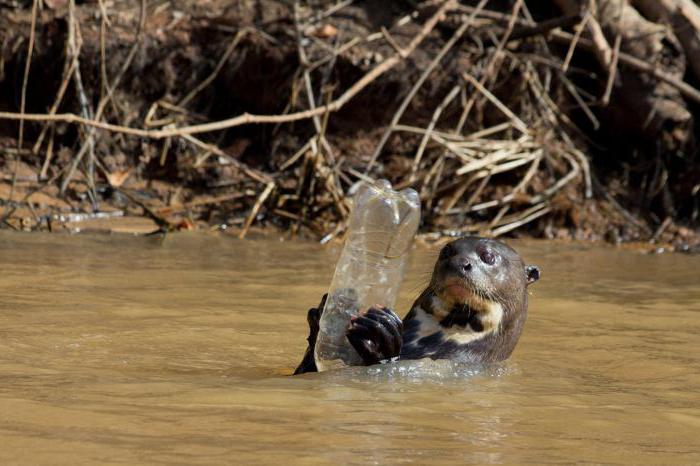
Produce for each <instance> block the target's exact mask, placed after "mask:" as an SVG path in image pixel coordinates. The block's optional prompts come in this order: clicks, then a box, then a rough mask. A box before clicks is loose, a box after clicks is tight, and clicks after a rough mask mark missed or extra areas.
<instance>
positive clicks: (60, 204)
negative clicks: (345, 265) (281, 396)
mask: <svg viewBox="0 0 700 466" xmlns="http://www.w3.org/2000/svg"><path fill="white" fill-rule="evenodd" d="M478 3H479V2H469V1H464V2H461V3H460V2H418V3H411V2H392V3H386V2H379V1H356V2H353V1H343V2H338V3H335V2H325V1H319V2H314V3H312V4H310V5H311V6H309V4H299V5H298V6H297V7H296V8H295V7H294V5H293V4H291V3H289V2H283V1H279V0H264V1H258V2H237V3H236V4H235V5H234V6H231V5H230V2H223V1H217V0H212V1H208V2H206V3H202V2H194V1H185V0H183V1H164V2H159V3H157V4H146V2H142V3H141V5H138V4H134V2H126V1H121V0H115V1H103V2H85V3H81V4H79V5H74V6H73V5H72V2H70V1H67V0H51V1H48V0H44V1H41V2H36V3H35V5H36V6H37V8H36V9H33V8H32V6H33V5H32V2H21V1H20V2H2V3H0V10H1V11H2V13H3V14H2V15H0V31H2V32H0V43H2V44H3V46H2V53H1V56H0V65H1V66H0V153H2V154H3V157H2V162H1V163H0V216H1V217H0V220H1V221H2V227H4V228H11V229H17V230H28V231H36V230H50V231H62V230H68V231H76V230H80V231H86V230H88V231H110V232H131V233H137V234H145V233H150V232H153V231H177V230H194V229H198V230H225V231H227V232H235V234H236V235H237V236H240V237H245V236H246V235H247V234H248V232H249V231H251V228H254V229H256V230H258V229H260V230H263V231H276V232H279V235H282V236H286V237H295V236H301V237H309V238H314V239H317V240H324V241H327V240H331V239H333V238H336V237H339V236H341V235H342V232H343V229H344V220H345V218H346V216H347V212H348V210H349V203H348V193H349V192H351V190H352V187H353V186H354V185H355V184H356V183H357V182H359V181H362V180H364V179H368V178H373V179H376V178H387V179H389V180H391V181H392V183H394V184H395V185H397V186H401V187H406V186H412V187H414V188H416V189H417V190H419V192H420V193H421V198H422V201H423V206H424V219H423V224H422V226H421V232H422V233H423V234H424V235H427V236H426V237H427V238H435V237H442V236H452V235H459V234H467V233H478V234H484V235H490V236H502V235H506V236H532V237H544V238H559V239H579V240H593V241H610V242H615V243H619V242H634V241H637V242H642V243H644V244H651V245H656V244H663V245H666V246H669V245H670V247H671V248H674V247H675V248H677V249H681V250H683V249H688V248H692V247H694V245H697V244H699V243H700V235H699V234H698V220H699V219H698V209H699V206H700V195H699V193H698V191H700V166H699V164H698V163H697V157H696V154H697V152H698V151H697V141H696V140H695V138H694V137H693V134H694V132H695V131H696V127H697V123H696V122H697V118H695V116H696V113H697V110H698V108H697V106H698V101H697V100H696V99H695V97H697V96H696V95H695V94H694V92H697V91H695V87H694V86H695V85H696V83H697V81H698V79H697V77H696V76H695V75H694V71H693V63H694V60H693V57H694V55H693V54H692V50H691V49H690V48H688V47H686V46H685V39H683V37H681V35H680V33H679V31H682V30H683V29H678V31H676V32H674V28H673V27H670V28H669V27H662V26H663V25H664V24H665V22H666V19H668V18H666V19H664V18H663V17H661V16H658V17H652V16H653V12H652V11H647V10H645V9H644V8H642V7H641V6H638V8H639V11H638V10H636V9H632V10H629V9H628V7H629V6H625V7H624V8H621V9H619V11H622V12H623V16H622V17H620V22H619V24H618V23H616V22H615V21H612V20H610V19H609V18H610V17H612V16H611V15H606V14H605V12H606V8H612V7H613V6H615V4H616V2H615V1H612V0H607V1H602V2H599V3H600V7H599V10H596V11H584V12H583V13H580V12H578V11H572V10H571V9H570V8H568V7H567V5H566V3H567V2H560V1H553V2H552V5H540V4H538V5H535V3H534V2H530V3H531V4H528V3H527V2H515V4H510V3H509V2H496V1H494V2H488V5H487V7H488V8H484V5H479V4H478ZM545 3H549V2H545ZM618 3H619V2H618ZM639 3H643V2H639ZM625 5H626V4H625ZM553 6H555V7H556V8H553ZM528 7H529V8H531V9H528ZM629 8H632V7H629ZM540 9H541V10H540ZM615 11H618V10H615ZM635 15H637V16H635ZM623 19H624V21H627V22H625V23H624V27H622V26H621V24H622V20H623ZM33 23H35V24H36V26H35V27H34V28H33V29H32V24H33ZM580 25H583V26H584V27H583V28H582V29H581V32H580V34H579V33H578V32H577V31H578V30H579V29H578V26H580ZM592 25H593V26H595V25H597V28H598V29H596V28H595V27H592ZM621 27H622V29H621ZM655 27H656V29H654V28H655ZM649 28H651V29H649ZM647 30H654V31H656V32H655V33H654V34H651V35H646V36H644V37H645V39H643V40H640V39H639V38H638V37H639V34H638V33H639V32H640V31H647ZM32 31H34V32H33V33H32ZM596 31H598V32H599V34H598V33H596ZM629 31H632V32H629ZM635 31H636V33H637V35H636V36H635V35H634V34H633V33H635ZM677 33H678V34H677ZM605 44H607V46H608V49H607V50H608V51H610V52H611V53H612V55H610V56H607V58H606V55H605V53H602V52H606V49H605ZM601 47H602V48H601ZM601 53H602V55H601ZM606 60H607V61H606ZM635 60H636V61H635ZM696 61H697V60H696ZM649 63H652V64H654V66H653V67H651V68H649V67H648V66H647V67H646V68H645V64H647V65H648V64H649ZM686 65H687V66H686ZM698 95H700V93H698ZM22 110H24V113H25V114H28V115H25V116H24V117H20V115H21V114H22ZM241 115H243V117H239V116H241ZM22 118H23V119H24V121H23V122H22V123H20V121H21V119H22Z"/></svg>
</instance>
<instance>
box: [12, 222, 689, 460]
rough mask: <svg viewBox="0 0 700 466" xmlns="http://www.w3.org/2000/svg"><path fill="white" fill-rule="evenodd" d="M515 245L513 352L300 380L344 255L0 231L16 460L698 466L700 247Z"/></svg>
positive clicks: (419, 269)
mask: <svg viewBox="0 0 700 466" xmlns="http://www.w3.org/2000/svg"><path fill="white" fill-rule="evenodd" d="M511 244H512V245H513V246H515V247H516V249H517V250H518V251H519V252H520V253H521V255H522V256H523V257H524V258H525V260H526V261H527V262H529V263H535V264H537V265H539V266H540V268H541V271H542V279H541V280H540V282H538V283H536V284H535V285H533V286H532V287H531V296H530V316H529V320H528V322H527V325H526V328H525V334H524V336H523V338H522V339H521V342H520V344H519V346H518V348H517V349H516V351H515V354H514V355H513V357H512V358H511V359H510V360H509V361H508V362H506V363H504V364H502V365H500V366H495V367H491V368H487V369H474V368H465V367H455V366H452V365H449V364H439V363H428V362H406V363H399V364H394V365H385V366H381V367H379V366H375V367H371V368H351V369H347V370H341V371H335V372H328V373H323V374H306V375H304V376H300V377H290V376H289V374H290V373H291V371H292V370H293V368H294V366H295V365H296V364H297V363H298V362H299V360H300V358H301V355H302V353H303V350H304V348H305V338H306V335H307V327H306V321H305V320H306V310H307V309H308V307H310V306H311V305H314V304H316V303H317V302H318V300H319V298H320V296H321V294H322V293H323V292H324V291H325V288H326V287H327V286H328V284H329V282H330V278H331V273H332V269H333V265H334V262H335V258H336V257H337V254H338V252H339V249H338V247H337V246H330V247H322V246H319V245H317V244H314V243H302V242H294V243H289V242H278V241H271V240H250V241H238V240H234V239H231V238H228V237H220V236H205V235H185V234H182V235H176V236H169V237H167V238H166V239H165V240H164V241H163V242H160V241H158V240H157V239H154V238H137V237H114V236H112V237H109V236H102V237H99V236H92V237H91V236H61V235H34V234H26V235H21V234H13V233H2V234H0V267H2V273H1V274H0V464H3V465H4V464H27V465H30V464H31V465H34V464H70V465H81V464H122V465H123V464H187V465H190V464H191V465H197V464H358V465H359V464H361V465H364V464H403V463H406V464H426V463H437V464H445V463H448V464H516V463H519V464H538V465H539V464H554V463H565V464H571V463H580V464H590V463H595V464H634V465H642V464H700V257H691V256H684V255H644V254H641V253H638V252H631V251H621V250H617V249H614V248H612V247H607V246H600V245H597V246H594V245H581V244H555V243H547V242H513V243H511ZM435 257H436V251H434V250H430V249H427V248H417V249H416V250H415V251H414V253H413V257H412V263H411V268H410V272H409V276H408V278H407V280H406V282H405V284H404V285H405V286H404V289H403V291H402V294H401V298H400V303H399V305H398V307H399V313H400V314H402V315H403V314H404V313H405V312H406V311H407V310H408V308H409V306H410V303H411V301H412V299H413V298H414V297H415V296H417V295H418V293H419V292H420V290H421V287H422V285H424V284H425V282H426V280H427V279H428V276H429V272H430V269H431V267H432V263H433V261H434V259H435Z"/></svg>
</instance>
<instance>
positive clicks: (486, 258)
mask: <svg viewBox="0 0 700 466" xmlns="http://www.w3.org/2000/svg"><path fill="white" fill-rule="evenodd" d="M479 257H480V258H481V260H482V262H484V263H485V264H488V265H493V263H494V262H496V256H494V255H493V253H492V252H491V251H482V252H481V254H479Z"/></svg>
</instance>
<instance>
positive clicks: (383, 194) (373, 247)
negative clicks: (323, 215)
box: [314, 180, 420, 371]
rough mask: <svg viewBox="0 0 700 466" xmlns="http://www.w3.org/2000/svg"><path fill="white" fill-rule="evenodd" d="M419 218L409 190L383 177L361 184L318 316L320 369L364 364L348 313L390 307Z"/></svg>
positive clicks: (414, 194) (415, 197)
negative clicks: (348, 332) (352, 339)
mask: <svg viewBox="0 0 700 466" xmlns="http://www.w3.org/2000/svg"><path fill="white" fill-rule="evenodd" d="M419 222H420V199H419V197H418V193H417V192H416V191H414V190H413V189H410V188H409V189H404V190H402V191H400V192H399V191H395V190H394V189H392V187H391V183H389V182H388V181H386V180H380V181H377V182H375V183H373V184H368V183H363V185H362V186H361V187H360V188H359V190H358V192H357V193H356V194H355V196H354V198H353V209H352V213H351V216H350V221H349V224H348V231H347V233H346V235H345V246H344V247H343V251H342V253H341V255H340V259H338V263H337V265H336V268H335V274H334V275H333V281H332V282H331V286H330V289H329V291H328V299H327V301H326V306H325V307H324V310H323V315H322V316H321V323H320V331H319V334H318V339H317V341H316V348H315V353H314V357H315V360H316V366H317V367H318V370H319V371H324V370H329V369H337V368H340V367H343V366H353V365H359V364H361V363H362V360H361V358H360V356H359V355H358V354H357V352H356V351H355V349H354V348H353V347H352V345H351V344H350V342H349V341H348V339H347V338H346V336H345V334H346V330H347V327H348V325H349V323H350V318H351V317H352V316H353V315H357V314H359V313H360V312H361V311H364V310H366V309H368V308H369V307H371V306H374V305H382V306H386V307H389V308H391V309H394V305H395V304H396V297H397V295H398V292H399V286H400V285H401V281H402V279H403V274H404V269H405V267H406V259H407V257H408V252H409V250H410V248H411V245H412V244H413V237H414V236H415V234H416V230H417V229H418V224H419Z"/></svg>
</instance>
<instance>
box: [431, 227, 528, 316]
mask: <svg viewBox="0 0 700 466" xmlns="http://www.w3.org/2000/svg"><path fill="white" fill-rule="evenodd" d="M539 277H540V271H539V269H538V268H537V267H536V266H534V265H528V266H526V265H525V264H524V263H523V260H522V259H521V258H520V256H519V255H518V253H517V252H515V251H514V250H513V249H512V248H510V247H509V246H506V245H505V244H503V243H501V242H499V241H496V240H492V239H487V238H478V237H466V238H460V239H458V240H455V241H452V242H450V243H448V244H446V245H445V246H444V247H443V248H442V250H441V251H440V256H439V257H438V260H437V262H436V263H435V269H434V271H433V276H432V280H431V288H432V290H433V292H434V293H435V295H436V296H437V297H438V298H440V299H441V301H443V302H444V303H445V304H448V305H450V304H451V305H468V306H469V307H471V308H472V309H473V310H474V311H476V312H479V311H482V310H485V308H486V307H487V305H488V304H490V303H493V302H497V303H500V304H502V305H508V304H515V303H516V302H517V301H518V300H520V299H521V297H525V299H526V298H527V292H526V288H527V286H528V285H530V284H532V283H534V282H536V281H537V280H538V279H539ZM514 298H515V299H514Z"/></svg>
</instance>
